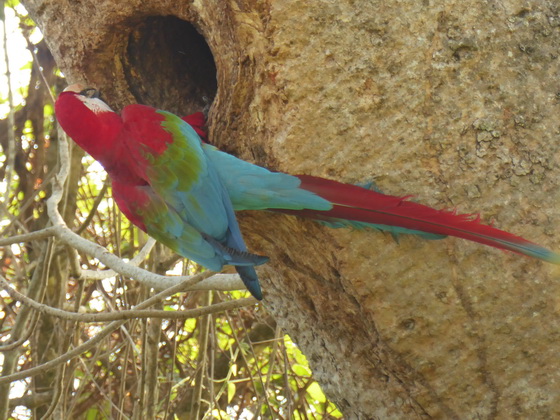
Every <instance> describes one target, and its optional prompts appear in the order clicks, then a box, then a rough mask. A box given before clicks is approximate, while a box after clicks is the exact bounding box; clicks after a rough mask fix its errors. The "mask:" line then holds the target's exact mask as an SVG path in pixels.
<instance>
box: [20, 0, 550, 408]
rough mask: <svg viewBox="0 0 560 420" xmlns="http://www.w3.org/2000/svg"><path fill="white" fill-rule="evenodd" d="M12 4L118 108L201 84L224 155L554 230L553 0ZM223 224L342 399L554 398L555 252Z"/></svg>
mask: <svg viewBox="0 0 560 420" xmlns="http://www.w3.org/2000/svg"><path fill="white" fill-rule="evenodd" d="M23 3H24V4H25V6H26V7H27V8H28V10H29V11H30V12H31V14H32V16H33V18H34V19H35V20H36V21H37V22H38V24H39V26H40V27H41V29H42V30H43V33H44V35H45V38H46V40H47V42H48V44H49V47H50V48H51V51H52V53H53V55H54V57H55V59H56V60H57V63H58V64H59V65H60V67H61V68H62V70H63V71H64V72H65V74H66V75H67V76H68V78H69V80H70V81H78V80H86V81H87V82H89V83H91V84H93V85H96V86H98V87H100V88H101V89H102V90H103V92H104V94H105V97H106V98H107V100H108V102H109V103H110V104H111V105H112V106H114V107H115V108H116V109H118V108H120V107H122V106H124V105H125V104H128V103H132V102H141V103H148V104H150V105H152V106H157V107H161V108H164V109H167V110H170V111H173V112H177V113H180V114H186V113H190V112H193V111H196V110H200V109H201V108H204V107H205V106H206V105H207V104H208V103H209V101H213V102H212V107H211V109H210V120H209V127H210V140H211V141H212V142H213V143H214V144H216V145H217V146H219V147H221V148H222V149H224V150H227V151H229V152H232V153H234V154H236V155H237V156H239V157H241V158H244V159H246V160H249V161H252V162H255V163H257V164H260V165H263V166H267V167H269V168H271V169H274V170H282V171H286V172H292V173H307V174H312V175H319V176H325V177H329V178H334V179H338V180H341V181H346V182H360V181H370V180H373V179H375V180H376V181H377V184H378V185H379V186H380V187H381V188H382V189H383V190H384V191H386V192H388V193H391V194H395V195H400V194H402V195H404V194H408V193H415V194H416V197H417V200H419V201H421V202H422V203H425V204H428V205H432V206H435V207H455V206H457V207H459V209H460V210H461V211H462V212H477V211H480V212H481V213H482V214H483V215H484V216H485V219H486V220H492V219H494V220H495V224H496V225H497V226H498V227H501V228H504V229H506V230H510V231H513V232H514V233H517V234H519V235H522V236H525V237H528V238H531V239H533V240H534V241H535V242H539V243H542V244H546V245H548V246H550V247H551V248H557V249H558V248H560V241H559V239H558V238H559V237H558V235H557V232H556V230H555V229H554V227H556V226H559V225H560V217H559V215H558V212H557V210H556V203H557V202H558V199H559V198H560V197H559V195H560V192H559V189H558V182H557V178H558V173H559V170H560V169H559V167H558V163H557V160H556V156H557V155H558V152H559V148H560V146H559V144H560V143H559V141H558V140H559V128H558V127H560V117H559V116H558V115H560V114H559V112H558V111H559V99H558V84H557V82H556V78H557V75H558V72H559V70H560V66H559V63H558V51H559V50H560V26H559V25H558V22H560V10H559V8H558V6H556V5H555V4H552V3H550V2H548V3H547V2H539V3H538V4H535V3H533V4H531V5H529V6H528V5H527V3H526V2H523V1H520V0H506V1H502V2H499V3H493V2H490V3H483V4H481V3H479V2H475V1H470V0H469V1H461V2H459V1H451V2H446V3H445V5H440V4H432V2H429V1H428V2H426V1H411V2H405V3H397V4H394V5H391V6H388V5H387V4H386V3H383V2H377V1H365V0H364V1H358V0H356V1H352V2H347V3H344V4H341V3H340V2H326V1H319V0H312V1H308V2H304V3H303V2H295V1H283V2H258V3H257V2H252V1H249V0H246V1H223V0H215V1H205V2H181V3H179V4H177V2H171V1H165V0H150V1H130V2H119V1H115V0H112V1H111V0H100V1H97V2H95V6H94V7H93V6H92V4H90V3H89V2H70V1H64V0H51V1H49V2H44V1H35V0H27V1H24V2H23ZM195 31H196V32H198V33H199V34H201V35H202V37H199V36H198V35H197V34H196V32H195ZM203 41H205V43H207V45H208V47H209V50H210V51H211V52H212V55H213V57H210V56H209V54H208V49H207V48H206V46H205V45H206V44H205V43H204V42H203ZM214 66H215V67H214ZM214 75H215V78H214V77H213V76H214ZM241 224H242V228H243V231H244V233H245V236H246V238H247V240H248V243H249V248H250V249H251V250H252V251H255V252H258V253H265V254H267V255H269V256H270V257H271V262H270V263H269V264H268V265H267V266H266V267H263V268H262V269H261V271H260V273H261V275H262V278H263V283H264V289H265V303H266V305H267V306H268V307H269V308H270V309H271V311H272V312H273V313H274V314H275V316H276V317H277V321H278V322H279V324H280V325H282V326H283V327H285V328H286V330H287V332H288V333H289V334H290V335H291V336H292V337H293V339H294V340H295V341H296V342H297V343H298V344H299V345H300V346H301V348H302V350H303V352H304V353H305V354H306V355H307V357H308V358H309V360H310V364H311V366H312V368H313V370H314V374H315V376H316V378H317V379H318V380H319V381H320V382H321V383H322V385H323V388H324V390H325V391H326V392H327V393H328V395H329V397H330V398H332V399H333V400H334V401H335V402H336V403H337V404H338V405H339V407H340V408H341V410H342V411H343V412H344V413H345V414H346V416H347V417H348V418H408V417H411V416H413V415H414V416H416V417H426V418H429V417H434V418H470V417H473V418H550V417H554V416H555V415H558V411H560V402H559V398H560V395H559V393H560V391H559V390H558V387H557V386H555V385H554V384H555V382H557V381H558V380H559V379H560V378H559V376H560V373H559V368H560V358H559V356H558V351H557V347H558V344H557V343H558V339H559V338H560V337H559V332H558V331H560V328H559V327H560V317H559V314H558V298H557V296H558V295H559V292H560V287H559V286H558V282H556V281H555V280H556V279H557V278H558V270H557V269H556V268H555V267H552V266H549V265H546V264H543V263H540V262H536V261H532V260H530V259H527V258H524V257H519V256H517V255H512V254H505V253H501V252H498V251H493V250H489V249H487V248H485V247H482V246H479V245H474V244H469V243H465V242H464V241H459V240H446V241H432V242H424V241H419V240H417V239H415V238H402V239H401V240H400V243H399V244H397V243H395V242H394V241H393V240H392V238H390V237H386V236H383V235H381V234H375V233H371V232H349V231H332V230H329V229H327V228H323V227H320V226H318V225H314V224H313V223H311V222H305V221H300V220H297V219H293V218H289V217H286V216H278V215H267V214H254V213H252V214H246V215H242V216H241Z"/></svg>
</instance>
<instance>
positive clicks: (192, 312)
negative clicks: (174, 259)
mask: <svg viewBox="0 0 560 420" xmlns="http://www.w3.org/2000/svg"><path fill="white" fill-rule="evenodd" d="M204 274H209V273H204ZM199 275H200V274H199ZM0 286H2V287H3V288H4V290H5V291H6V293H8V294H9V295H10V296H11V297H12V298H13V299H15V300H19V301H20V302H23V303H25V304H26V305H29V306H30V307H31V308H33V309H35V310H37V311H38V312H39V313H42V314H45V315H51V316H54V317H57V318H61V319H66V320H69V321H76V322H107V321H119V320H127V319H135V318H164V319H187V318H195V317H198V316H202V315H205V314H211V313H216V312H222V311H225V310H230V309H235V308H241V307H243V306H249V305H254V304H255V303H257V300H256V299H255V298H253V297H249V298H244V299H236V300H231V301H227V302H222V303H217V304H214V305H211V306H205V307H203V308H197V309H189V310H187V311H162V310H147V309H143V310H138V309H136V310H123V311H115V312H98V313H93V314H91V313H76V312H70V311H65V310H62V309H58V308H52V307H50V306H48V305H45V304H43V303H39V302H37V301H35V300H33V299H31V298H29V297H27V296H25V295H23V294H22V293H20V292H18V291H17V290H15V289H14V288H12V287H11V286H10V284H9V283H8V281H7V280H6V279H5V278H4V277H2V276H1V275H0ZM1 350H3V349H2V348H0V351H1Z"/></svg>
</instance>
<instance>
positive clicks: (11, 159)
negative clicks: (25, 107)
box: [0, 2, 16, 206]
mask: <svg viewBox="0 0 560 420" xmlns="http://www.w3.org/2000/svg"><path fill="white" fill-rule="evenodd" d="M5 7H6V6H5V2H2V5H1V6H0V9H1V10H0V20H1V21H2V47H3V49H4V62H5V65H6V85H7V88H8V106H9V110H8V130H7V131H8V133H7V135H8V150H5V151H4V152H5V154H6V180H5V182H6V192H5V199H4V203H6V206H8V205H9V202H10V194H11V189H12V180H13V171H14V164H15V158H16V135H15V132H14V126H15V115H14V96H13V93H12V75H11V72H10V57H9V54H8V28H7V27H6V15H5V9H4V8H5Z"/></svg>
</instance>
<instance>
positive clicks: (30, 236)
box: [0, 226, 56, 246]
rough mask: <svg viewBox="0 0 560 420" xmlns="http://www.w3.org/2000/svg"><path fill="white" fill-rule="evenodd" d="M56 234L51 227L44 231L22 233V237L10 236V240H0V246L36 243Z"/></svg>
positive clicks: (54, 229)
mask: <svg viewBox="0 0 560 420" xmlns="http://www.w3.org/2000/svg"><path fill="white" fill-rule="evenodd" d="M55 234H56V228H55V227H53V226H51V227H48V228H45V229H41V230H36V231H35V232H30V233H24V234H23V235H17V236H12V237H10V238H4V239H0V246H8V245H12V244H20V243H23V242H29V241H38V240H40V239H45V238H48V237H50V236H54V235H55Z"/></svg>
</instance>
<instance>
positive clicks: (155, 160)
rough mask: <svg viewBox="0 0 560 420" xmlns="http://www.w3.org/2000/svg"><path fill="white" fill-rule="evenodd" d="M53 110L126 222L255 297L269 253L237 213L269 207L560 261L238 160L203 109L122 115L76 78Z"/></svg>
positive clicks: (352, 191)
mask: <svg viewBox="0 0 560 420" xmlns="http://www.w3.org/2000/svg"><path fill="white" fill-rule="evenodd" d="M55 113H56V117H57V119H58V122H59V123H60V125H61V126H62V128H63V129H64V131H66V133H67V134H68V135H69V136H70V137H71V138H72V139H73V140H74V141H75V142H76V143H77V144H78V145H79V146H81V147H82V148H83V149H84V150H86V151H87V152H88V153H89V154H91V155H92V156H93V157H94V158H95V159H96V160H97V161H99V162H100V163H101V164H102V165H103V166H104V168H105V170H106V171H107V173H108V174H109V176H110V177H111V180H112V189H113V197H114V199H115V201H116V202H117V204H118V206H119V208H120V209H121V210H122V212H123V213H124V214H125V215H126V216H127V217H128V218H129V219H130V221H131V222H132V223H134V224H135V225H136V226H138V227H139V228H140V229H142V230H144V231H146V232H147V233H148V234H149V235H150V236H152V237H154V238H155V239H157V240H159V241H160V242H162V243H164V244H165V245H167V246H168V247H170V248H171V249H172V250H174V251H176V252H177V253H179V254H180V255H182V256H184V257H187V258H190V259H192V260H193V261H195V262H197V263H199V264H201V265H203V266H205V267H207V268H209V269H211V270H214V271H219V270H221V269H222V267H223V266H224V265H226V264H229V265H234V266H235V267H236V269H237V271H238V273H239V275H240V277H241V278H242V280H243V282H244V284H245V285H246V287H247V289H248V290H249V291H250V292H251V294H252V295H253V296H255V297H256V298H257V299H259V300H260V299H262V291H261V288H260V285H259V281H258V277H257V274H256V271H255V268H254V266H256V265H259V264H263V263H265V262H266V261H267V260H268V258H267V257H264V256H259V255H255V254H251V253H249V252H248V251H247V247H246V246H245V243H244V241H243V238H242V236H241V232H240V229H239V226H238V224H237V220H236V217H235V213H234V211H237V210H274V211H280V212H283V213H288V214H294V215H299V216H303V217H311V218H313V219H315V220H317V221H320V222H321V223H324V224H327V225H329V226H331V227H354V228H358V229H362V228H375V229H379V230H384V231H389V232H391V233H392V234H398V233H413V234H417V235H421V236H423V237H426V238H429V239H434V238H442V237H445V236H447V235H451V236H456V237H460V238H464V239H468V240H471V241H476V242H480V243H483V244H486V245H490V246H493V247H496V248H501V249H506V250H510V251H513V252H517V253H520V254H525V255H528V256H531V257H535V258H539V259H542V260H545V261H548V262H552V263H554V264H560V255H558V254H556V253H554V252H552V251H550V250H548V249H546V248H543V247H541V246H539V245H537V244H534V243H532V242H530V241H527V240H525V239H523V238H521V237H519V236H515V235H512V234H509V233H507V232H504V231H501V230H499V229H496V228H494V227H491V226H487V225H484V224H481V223H480V221H479V219H478V218H475V219H473V218H472V217H471V216H470V215H460V214H455V213H453V212H449V211H439V210H434V209H432V208H430V207H427V206H424V205H421V204H418V203H414V202H411V201H407V200H406V199H405V198H402V197H394V196H389V195H384V194H381V193H379V192H376V191H371V190H369V189H366V188H362V187H359V186H355V185H348V184H343V183H340V182H337V181H331V180H327V179H323V178H317V177H313V176H309V175H299V176H292V175H288V174H283V173H278V172H271V171H269V170H267V169H265V168H262V167H260V166H257V165H253V164H251V163H249V162H245V161H243V160H240V159H237V158H236V157H234V156H232V155H229V154H227V153H224V152H221V151H219V150H218V149H216V148H215V147H213V146H211V145H209V144H207V143H205V142H203V141H201V138H200V136H204V132H203V131H202V126H203V124H204V120H203V117H202V115H201V114H194V115H193V116H190V117H186V118H185V121H187V122H185V121H183V120H182V119H181V118H179V117H177V116H175V115H173V114H171V113H169V112H166V111H161V110H156V109H154V108H152V107H149V106H145V105H128V106H126V107H125V108H124V109H123V110H122V112H121V114H120V115H119V114H117V113H115V112H114V111H113V110H112V109H111V108H110V107H109V106H108V105H107V104H106V103H105V102H103V101H102V100H101V99H99V97H98V92H97V91H96V90H95V89H92V88H86V87H84V86H82V85H72V86H69V87H68V88H66V89H65V91H64V92H63V93H61V94H60V96H59V98H58V99H57V101H56V105H55ZM188 122H190V123H191V124H192V126H191V124H189V123H188Z"/></svg>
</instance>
